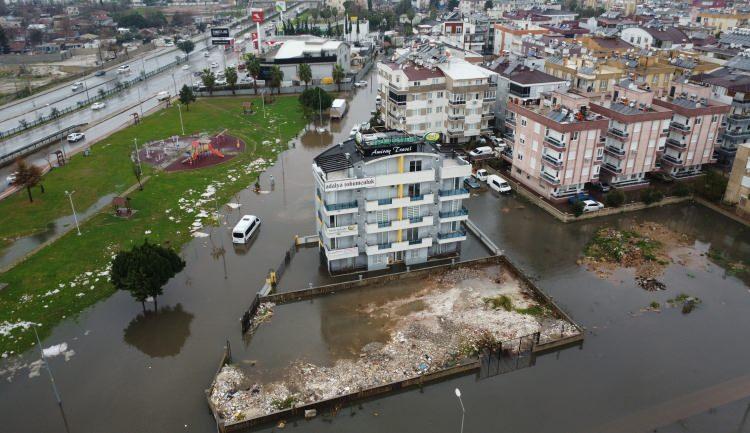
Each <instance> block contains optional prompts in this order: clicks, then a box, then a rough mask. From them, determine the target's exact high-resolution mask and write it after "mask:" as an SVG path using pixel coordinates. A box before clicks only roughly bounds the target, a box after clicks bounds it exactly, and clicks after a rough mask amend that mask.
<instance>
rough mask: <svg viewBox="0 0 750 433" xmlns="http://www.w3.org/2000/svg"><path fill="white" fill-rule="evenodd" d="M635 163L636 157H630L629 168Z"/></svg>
mask: <svg viewBox="0 0 750 433" xmlns="http://www.w3.org/2000/svg"><path fill="white" fill-rule="evenodd" d="M633 165H635V158H630V159H629V160H628V168H633Z"/></svg>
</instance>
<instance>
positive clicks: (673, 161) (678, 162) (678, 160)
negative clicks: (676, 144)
mask: <svg viewBox="0 0 750 433" xmlns="http://www.w3.org/2000/svg"><path fill="white" fill-rule="evenodd" d="M661 159H662V161H664V162H666V163H667V164H669V165H673V166H682V165H685V162H684V161H683V160H682V157H677V156H674V155H670V154H668V153H665V154H664V155H663V156H662V157H661Z"/></svg>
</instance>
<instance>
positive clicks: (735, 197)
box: [724, 143, 750, 215]
mask: <svg viewBox="0 0 750 433" xmlns="http://www.w3.org/2000/svg"><path fill="white" fill-rule="evenodd" d="M724 201H725V202H726V203H729V204H732V205H736V206H737V212H738V213H740V214H742V215H750V144H749V143H740V144H739V145H738V146H737V154H736V155H735V157H734V164H733V165H732V172H731V173H730V174H729V183H728V184H727V190H726V192H725V193H724Z"/></svg>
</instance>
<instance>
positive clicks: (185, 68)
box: [182, 65, 190, 71]
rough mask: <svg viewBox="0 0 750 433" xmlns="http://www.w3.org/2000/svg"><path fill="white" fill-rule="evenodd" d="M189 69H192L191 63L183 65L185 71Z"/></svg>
mask: <svg viewBox="0 0 750 433" xmlns="http://www.w3.org/2000/svg"><path fill="white" fill-rule="evenodd" d="M188 69H190V65H182V70H183V71H187V70H188Z"/></svg>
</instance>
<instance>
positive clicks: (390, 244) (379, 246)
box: [378, 242, 393, 250]
mask: <svg viewBox="0 0 750 433" xmlns="http://www.w3.org/2000/svg"><path fill="white" fill-rule="evenodd" d="M392 245H393V242H386V243H383V244H378V249H379V250H387V249H388V248H390V247H391V246H392Z"/></svg>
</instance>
